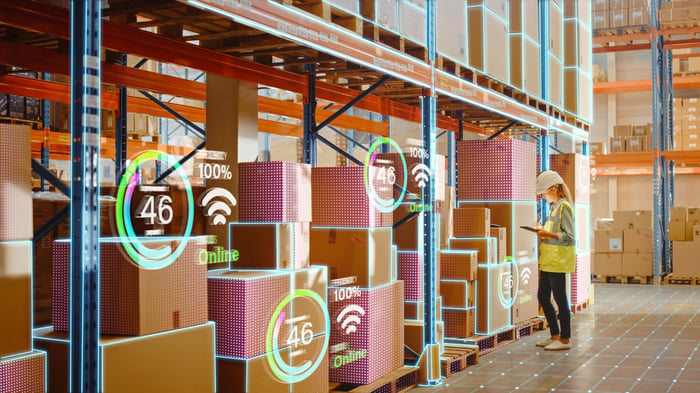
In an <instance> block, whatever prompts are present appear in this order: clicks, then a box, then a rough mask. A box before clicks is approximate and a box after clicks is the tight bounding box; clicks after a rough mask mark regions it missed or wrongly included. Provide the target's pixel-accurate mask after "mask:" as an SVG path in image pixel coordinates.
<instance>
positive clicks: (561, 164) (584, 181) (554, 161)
mask: <svg viewBox="0 0 700 393" xmlns="http://www.w3.org/2000/svg"><path fill="white" fill-rule="evenodd" d="M550 167H551V168H552V170H554V171H556V172H557V173H559V175H560V176H561V177H562V179H563V180H564V183H565V184H566V185H567V186H568V187H569V191H571V193H572V195H571V198H572V199H573V200H572V201H571V202H574V203H578V202H581V203H588V202H589V201H590V173H591V169H590V168H591V165H590V159H589V158H588V157H586V156H584V155H581V154H573V153H570V154H552V155H551V156H550Z"/></svg>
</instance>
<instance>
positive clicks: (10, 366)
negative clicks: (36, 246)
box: [0, 124, 46, 393]
mask: <svg viewBox="0 0 700 393" xmlns="http://www.w3.org/2000/svg"><path fill="white" fill-rule="evenodd" d="M0 143H1V144H2V145H3V146H4V149H3V157H2V161H0V215H2V221H0V299H2V302H0V321H1V322H0V337H1V338H0V391H2V392H32V393H34V392H37V393H39V392H44V391H46V386H45V383H44V382H45V375H46V354H45V353H43V352H40V351H34V350H33V346H32V240H31V239H32V236H33V228H32V197H31V192H32V191H31V167H30V162H31V161H30V159H31V150H30V129H29V127H28V126H17V125H7V124H0Z"/></svg>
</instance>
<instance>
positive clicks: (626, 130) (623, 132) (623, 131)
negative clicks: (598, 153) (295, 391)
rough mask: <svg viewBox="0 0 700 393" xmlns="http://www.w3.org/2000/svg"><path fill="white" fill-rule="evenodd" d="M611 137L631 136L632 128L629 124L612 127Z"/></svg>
mask: <svg viewBox="0 0 700 393" xmlns="http://www.w3.org/2000/svg"><path fill="white" fill-rule="evenodd" d="M613 135H615V136H630V135H632V126H631V125H629V124H622V125H617V126H614V127H613Z"/></svg>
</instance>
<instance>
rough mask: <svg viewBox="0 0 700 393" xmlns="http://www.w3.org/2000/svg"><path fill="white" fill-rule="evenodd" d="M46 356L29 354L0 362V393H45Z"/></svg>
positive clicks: (11, 357) (7, 358)
mask: <svg viewBox="0 0 700 393" xmlns="http://www.w3.org/2000/svg"><path fill="white" fill-rule="evenodd" d="M45 381H46V354H45V353H44V352H39V351H35V352H29V353H26V354H22V355H14V356H8V357H6V358H2V359H1V360H0V393H18V392H21V393H43V392H45V391H46V383H45Z"/></svg>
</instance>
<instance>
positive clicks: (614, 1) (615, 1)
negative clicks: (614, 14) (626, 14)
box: [608, 0, 629, 10]
mask: <svg viewBox="0 0 700 393" xmlns="http://www.w3.org/2000/svg"><path fill="white" fill-rule="evenodd" d="M608 3H609V4H610V9H611V10H622V9H627V8H629V0H608Z"/></svg>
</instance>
